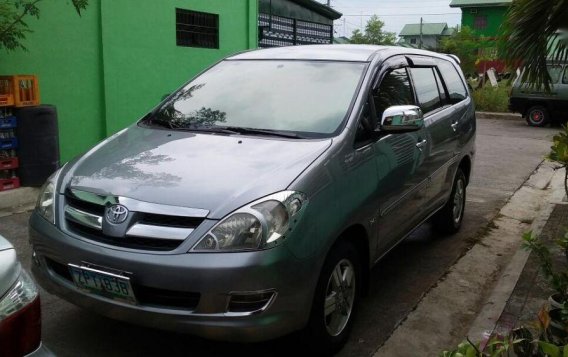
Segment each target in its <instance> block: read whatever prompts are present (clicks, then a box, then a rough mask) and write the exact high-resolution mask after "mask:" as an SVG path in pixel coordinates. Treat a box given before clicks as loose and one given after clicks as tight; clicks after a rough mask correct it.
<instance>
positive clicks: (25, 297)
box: [0, 235, 53, 357]
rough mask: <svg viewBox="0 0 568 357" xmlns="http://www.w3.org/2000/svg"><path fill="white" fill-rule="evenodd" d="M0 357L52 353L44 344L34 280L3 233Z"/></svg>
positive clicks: (0, 256) (0, 239) (36, 355)
mask: <svg viewBox="0 0 568 357" xmlns="http://www.w3.org/2000/svg"><path fill="white" fill-rule="evenodd" d="M0 356H3V357H21V356H35V357H39V356H53V354H52V353H51V352H50V351H49V350H48V349H47V348H45V347H44V346H43V345H42V343H41V306H40V301H39V293H38V290H37V287H36V285H35V283H34V281H33V280H32V279H31V277H30V276H29V275H28V273H27V272H26V271H25V270H24V269H23V268H22V266H21V265H20V263H19V262H18V258H17V257H16V251H15V250H14V247H13V246H12V245H11V244H10V242H8V241H7V240H6V239H5V238H4V237H2V236H1V235H0Z"/></svg>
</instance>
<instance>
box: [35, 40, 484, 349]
mask: <svg viewBox="0 0 568 357" xmlns="http://www.w3.org/2000/svg"><path fill="white" fill-rule="evenodd" d="M475 129H476V123H475V111H474V107H473V102H472V99H471V97H470V94H469V92H468V90H467V88H466V85H465V79H464V77H463V74H462V73H461V70H460V69H459V65H458V63H457V62H456V60H455V59H454V58H452V57H449V56H446V55H440V54H436V53H432V52H428V51H421V50H413V49H408V48H398V47H377V46H351V45H346V46H342V45H334V46H325V45H322V46H300V47H290V48H276V49H267V50H258V51H252V52H245V53H241V54H237V55H234V56H231V57H228V58H226V59H225V60H223V61H221V62H220V63H218V64H216V65H214V66H213V67H211V68H210V69H208V70H206V71H205V72H203V73H202V74H200V75H199V76H197V77H196V78H195V79H193V80H191V81H190V82H188V83H187V84H186V85H184V86H183V87H182V88H181V89H180V90H178V91H177V92H175V93H173V94H172V95H170V96H169V97H168V98H167V99H165V100H164V101H163V102H162V103H161V104H159V105H158V106H157V107H156V108H155V109H154V110H152V111H151V112H150V113H148V114H147V115H146V116H144V117H143V118H142V119H141V120H140V121H138V122H137V123H136V124H134V125H132V126H130V127H128V128H127V129H125V130H123V131H121V132H119V133H117V134H116V135H113V136H112V137H110V138H108V139H107V140H105V141H103V142H102V143H101V144H99V145H97V146H96V147H94V148H93V149H92V150H90V151H89V152H87V153H86V154H85V155H82V156H80V157H78V158H76V159H74V160H72V161H71V162H69V163H68V164H67V165H65V166H64V167H63V168H62V169H61V170H60V171H58V172H57V173H56V174H54V175H53V176H52V177H51V178H50V179H49V180H48V182H47V183H46V185H45V186H44V187H43V189H42V193H41V197H40V199H39V201H38V206H37V208H36V210H35V211H34V213H33V214H32V216H31V219H30V235H31V242H32V244H33V249H34V251H35V254H36V255H37V257H38V259H37V264H35V265H34V267H33V272H34V274H35V276H36V277H37V279H38V280H39V281H40V283H41V284H42V286H44V287H45V288H46V289H47V290H48V291H50V292H52V293H54V294H57V295H59V296H60V297H62V298H64V299H66V300H68V301H70V302H72V303H74V304H76V305H79V306H82V307H84V308H87V309H89V310H91V311H95V312H98V313H100V314H103V315H106V316H108V317H111V318H115V319H120V320H125V321H129V322H132V323H136V324H141V325H147V326H151V327H160V328H165V329H171V330H175V331H186V332H190V333H193V334H196V335H200V336H203V337H206V338H210V339H219V340H229V341H240V342H247V341H261V340H268V339H272V338H276V337H279V336H283V335H286V334H289V333H291V332H293V331H298V330H302V329H305V331H306V332H305V333H304V334H303V336H308V337H309V341H311V344H312V346H318V347H319V348H320V349H319V351H320V352H321V351H328V352H331V351H333V350H336V349H337V348H339V347H340V346H341V345H342V344H343V343H344V342H345V340H346V338H347V335H348V333H349V330H350V328H351V324H352V320H353V318H352V317H353V315H354V313H355V311H356V308H357V303H358V300H359V297H360V296H361V294H362V293H363V292H365V290H366V289H367V286H368V276H369V270H370V268H371V267H372V266H373V265H374V264H375V263H376V262H377V261H378V260H379V259H380V258H381V257H383V256H384V255H385V254H386V253H387V252H388V251H389V250H391V249H392V248H393V247H394V246H396V245H397V244H398V243H399V242H401V241H402V240H403V239H404V238H405V237H406V236H407V235H408V234H409V233H411V232H412V230H414V229H415V228H416V227H417V226H419V225H420V224H421V223H422V222H424V221H426V220H427V219H429V218H432V219H433V222H434V228H435V229H437V230H439V231H442V232H445V233H453V232H456V231H457V230H458V229H459V228H460V225H461V222H462V219H463V216H464V207H465V197H466V186H467V184H468V182H469V177H470V173H471V165H472V161H473V158H474V152H475V149H474V139H475Z"/></svg>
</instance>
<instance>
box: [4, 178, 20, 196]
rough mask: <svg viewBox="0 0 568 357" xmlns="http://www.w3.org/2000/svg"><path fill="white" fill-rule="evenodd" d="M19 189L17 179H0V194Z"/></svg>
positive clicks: (18, 180)
mask: <svg viewBox="0 0 568 357" xmlns="http://www.w3.org/2000/svg"><path fill="white" fill-rule="evenodd" d="M18 187H20V179H19V178H17V177H13V178H9V179H0V192H2V191H8V190H13V189H15V188H18Z"/></svg>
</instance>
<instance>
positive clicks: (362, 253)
mask: <svg viewBox="0 0 568 357" xmlns="http://www.w3.org/2000/svg"><path fill="white" fill-rule="evenodd" d="M339 242H346V243H349V244H351V245H353V246H354V247H355V249H356V250H357V253H358V254H359V259H360V263H361V282H362V285H363V286H362V290H361V293H362V294H363V295H367V293H368V292H369V273H370V269H371V249H370V246H369V242H370V240H369V235H368V233H367V230H366V229H365V227H364V226H363V225H362V224H354V225H351V226H349V227H348V228H346V229H345V230H344V231H343V232H342V233H341V234H340V235H339V237H338V238H337V240H336V241H335V243H334V244H333V246H332V247H331V248H330V250H329V251H331V250H332V249H333V248H334V247H335V246H336V245H337V244H338V243H339ZM328 254H329V253H328Z"/></svg>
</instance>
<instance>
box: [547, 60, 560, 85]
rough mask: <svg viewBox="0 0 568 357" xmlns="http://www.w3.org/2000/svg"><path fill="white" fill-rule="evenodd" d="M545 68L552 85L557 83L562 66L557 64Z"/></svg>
mask: <svg viewBox="0 0 568 357" xmlns="http://www.w3.org/2000/svg"><path fill="white" fill-rule="evenodd" d="M547 67H548V74H549V75H550V78H551V79H552V83H558V80H559V79H560V74H561V73H562V66H561V65H559V64H555V65H548V66H547Z"/></svg>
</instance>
